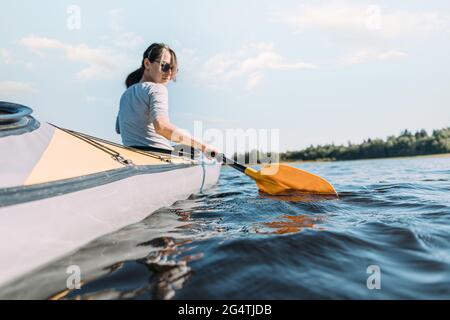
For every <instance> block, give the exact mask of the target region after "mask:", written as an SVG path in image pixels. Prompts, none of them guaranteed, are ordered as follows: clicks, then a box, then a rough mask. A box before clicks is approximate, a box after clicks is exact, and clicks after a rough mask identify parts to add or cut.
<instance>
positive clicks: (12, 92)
mask: <svg viewBox="0 0 450 320" xmlns="http://www.w3.org/2000/svg"><path fill="white" fill-rule="evenodd" d="M37 92H38V90H37V89H36V88H35V87H34V86H33V85H31V84H29V83H25V82H18V81H0V97H1V98H2V99H5V98H6V99H8V98H10V97H18V96H24V95H30V94H35V93H37Z"/></svg>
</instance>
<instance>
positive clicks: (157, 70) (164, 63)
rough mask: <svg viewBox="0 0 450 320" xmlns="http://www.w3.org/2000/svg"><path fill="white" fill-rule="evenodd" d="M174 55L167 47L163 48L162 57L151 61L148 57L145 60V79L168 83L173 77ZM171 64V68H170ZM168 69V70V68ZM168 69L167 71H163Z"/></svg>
mask: <svg viewBox="0 0 450 320" xmlns="http://www.w3.org/2000/svg"><path fill="white" fill-rule="evenodd" d="M171 63H172V55H171V54H170V51H169V50H167V49H164V50H163V54H162V55H161V59H157V60H155V61H153V62H150V60H148V59H147V58H145V60H144V66H145V71H144V78H145V81H151V82H155V83H163V84H166V83H168V82H169V81H170V80H171V79H172V68H171V66H172V65H171ZM169 66H170V68H169ZM167 69H168V70H167ZM163 70H167V71H163Z"/></svg>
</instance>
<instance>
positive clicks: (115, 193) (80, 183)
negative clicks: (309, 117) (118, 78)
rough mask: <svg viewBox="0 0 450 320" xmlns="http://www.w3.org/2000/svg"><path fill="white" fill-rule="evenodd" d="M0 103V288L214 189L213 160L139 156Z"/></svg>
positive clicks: (147, 153) (160, 153)
mask: <svg viewBox="0 0 450 320" xmlns="http://www.w3.org/2000/svg"><path fill="white" fill-rule="evenodd" d="M31 113H32V109H30V108H28V107H25V106H22V105H18V104H14V103H9V102H0V155H1V156H0V287H3V286H7V285H8V283H10V282H12V281H15V280H18V279H21V278H24V277H25V276H26V275H27V273H30V272H32V271H33V270H36V269H37V268H40V267H42V266H44V265H46V264H48V263H50V262H52V261H54V260H56V259H59V258H61V257H63V256H65V255H68V254H70V253H72V252H74V251H75V250H77V249H79V248H80V247H82V246H83V245H85V244H87V243H89V242H91V241H93V240H94V239H96V238H98V237H101V236H103V235H106V234H108V233H111V232H114V231H116V230H118V229H121V228H123V227H125V226H127V225H130V224H133V223H137V222H139V221H141V220H143V219H144V218H146V217H148V216H149V215H151V214H152V213H153V212H154V211H156V210H157V209H159V208H161V207H165V206H169V205H171V204H173V203H174V202H176V201H177V200H184V199H186V198H188V197H189V196H190V195H192V194H195V193H202V192H204V191H205V190H207V189H208V188H210V187H212V186H214V185H215V184H216V183H217V181H218V178H219V175H220V168H221V163H220V162H218V161H217V160H216V159H207V158H203V156H202V155H200V156H199V157H192V156H191V155H190V154H189V155H186V154H184V153H177V154H174V153H173V152H170V151H166V150H155V151H143V150H138V149H135V148H129V147H125V146H122V145H120V144H116V143H113V142H110V141H106V140H103V139H100V138H97V137H93V136H89V135H86V134H83V133H80V132H76V131H72V130H68V129H64V128H60V127H57V126H55V125H53V124H50V123H46V122H40V121H38V120H37V119H36V118H34V117H33V116H31Z"/></svg>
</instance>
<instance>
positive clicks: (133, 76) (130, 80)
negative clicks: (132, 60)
mask: <svg viewBox="0 0 450 320" xmlns="http://www.w3.org/2000/svg"><path fill="white" fill-rule="evenodd" d="M143 75H144V66H141V67H140V68H139V69H136V70H135V71H133V72H132V73H130V74H129V75H128V77H127V80H125V85H126V86H127V88H129V87H131V86H132V85H133V84H136V83H138V82H139V81H141V78H142V76H143Z"/></svg>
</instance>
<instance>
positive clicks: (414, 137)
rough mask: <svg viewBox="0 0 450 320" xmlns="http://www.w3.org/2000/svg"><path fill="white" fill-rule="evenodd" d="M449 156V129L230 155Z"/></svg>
mask: <svg viewBox="0 0 450 320" xmlns="http://www.w3.org/2000/svg"><path fill="white" fill-rule="evenodd" d="M442 153H450V127H447V128H444V129H438V130H433V133H432V134H430V135H429V134H428V133H427V132H426V130H424V129H422V130H419V131H416V132H415V133H412V132H410V131H408V130H404V131H403V132H401V133H400V135H399V136H389V137H387V139H385V140H384V139H367V140H364V141H363V142H362V143H360V144H353V143H351V142H349V143H348V144H347V145H335V144H334V143H332V144H327V145H318V146H313V145H311V146H309V147H308V148H306V149H303V150H300V151H287V152H283V153H279V154H276V153H265V152H261V151H258V150H252V151H250V152H246V153H245V154H237V153H235V154H234V155H233V158H234V159H235V160H237V161H239V162H241V163H267V162H270V160H271V161H272V162H278V161H310V160H356V159H376V158H390V157H406V156H418V155H430V154H442Z"/></svg>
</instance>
